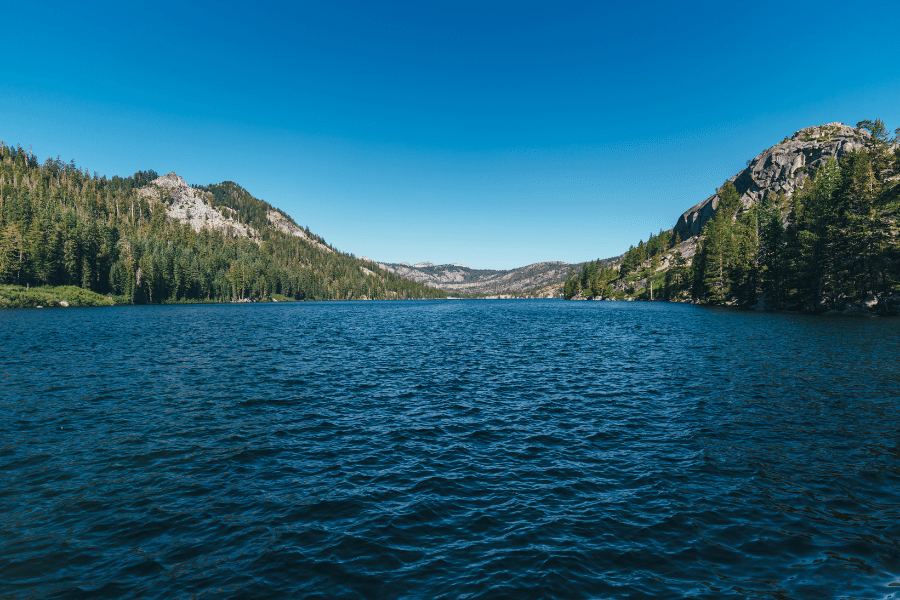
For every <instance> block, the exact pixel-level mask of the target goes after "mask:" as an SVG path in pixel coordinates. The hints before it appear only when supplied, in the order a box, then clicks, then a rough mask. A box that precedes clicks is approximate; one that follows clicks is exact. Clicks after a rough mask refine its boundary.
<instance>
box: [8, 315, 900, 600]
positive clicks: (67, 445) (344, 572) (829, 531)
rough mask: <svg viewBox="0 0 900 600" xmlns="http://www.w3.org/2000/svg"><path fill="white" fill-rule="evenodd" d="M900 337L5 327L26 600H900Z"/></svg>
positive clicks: (579, 324) (49, 321)
mask: <svg viewBox="0 0 900 600" xmlns="http://www.w3.org/2000/svg"><path fill="white" fill-rule="evenodd" d="M898 334H900V320H897V319H894V320H889V319H861V320H850V319H827V318H821V317H819V318H816V317H803V316H797V315H782V314H758V313H751V312H739V311H728V310H710V309H703V308H699V307H694V306H687V305H670V304H661V303H613V302H564V301H552V300H543V301H541V300H538V301H524V300H523V301H423V302H394V303H390V302H383V303H382V302H368V303H367V302H348V303H296V304H269V305H237V306H233V305H209V306H171V307H165V306H160V307H123V308H102V309H59V310H28V311H5V312H0V348H2V355H0V416H2V419H0V480H2V484H0V522H2V523H0V596H2V597H4V598H7V597H8V598H19V597H22V598H81V597H86V598H110V597H125V598H132V597H147V598H171V597H202V598H225V597H246V598H253V597H259V598H263V597H294V598H516V599H521V598H681V597H693V598H723V597H734V598H778V599H787V598H796V599H808V598H838V597H844V598H891V597H893V598H900V436H898V417H900V369H898V358H900V341H898V340H900V336H898Z"/></svg>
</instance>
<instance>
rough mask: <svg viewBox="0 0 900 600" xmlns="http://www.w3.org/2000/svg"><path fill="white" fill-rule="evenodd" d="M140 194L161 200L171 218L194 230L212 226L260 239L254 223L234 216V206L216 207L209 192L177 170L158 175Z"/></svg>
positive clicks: (222, 230) (227, 232) (224, 231)
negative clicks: (253, 225) (237, 219)
mask: <svg viewBox="0 0 900 600" xmlns="http://www.w3.org/2000/svg"><path fill="white" fill-rule="evenodd" d="M138 194H139V195H140V196H142V197H146V198H152V199H154V200H157V201H159V202H161V203H162V205H163V207H164V208H165V211H166V215H167V216H168V217H169V218H171V219H178V220H179V221H183V222H185V223H187V224H188V225H189V226H190V227H191V229H193V230H194V231H197V232H199V231H200V230H201V229H211V230H213V231H220V232H222V233H223V234H225V235H229V236H232V237H238V236H240V237H246V238H253V239H256V240H257V241H259V240H258V238H259V236H258V234H257V232H256V231H255V230H254V229H253V228H252V227H249V226H247V225H244V224H243V223H241V222H240V221H236V220H235V219H234V218H232V216H231V213H232V212H233V211H232V210H231V209H230V208H227V207H222V208H214V207H213V206H212V204H211V202H210V200H211V198H212V195H211V194H210V193H209V192H204V191H202V190H196V189H194V188H192V187H191V186H189V185H188V184H187V183H185V181H184V179H182V178H181V177H179V176H178V175H176V174H175V172H174V171H173V172H171V173H169V174H168V175H163V176H162V177H157V178H156V179H154V180H153V181H151V182H150V185H148V186H147V187H144V188H141V189H140V190H138Z"/></svg>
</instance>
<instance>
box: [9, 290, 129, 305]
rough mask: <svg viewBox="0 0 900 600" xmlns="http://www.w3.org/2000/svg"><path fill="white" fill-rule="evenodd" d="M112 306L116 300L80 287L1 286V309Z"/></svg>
mask: <svg viewBox="0 0 900 600" xmlns="http://www.w3.org/2000/svg"><path fill="white" fill-rule="evenodd" d="M63 302H66V303H68V305H69V306H75V307H77V306H112V305H113V304H115V301H114V299H112V298H110V297H107V296H103V295H101V294H97V293H95V292H91V291H88V290H85V289H82V288H79V287H75V286H71V285H64V286H58V287H50V286H45V287H38V288H26V287H23V286H21V285H0V308H37V307H39V306H41V307H47V308H51V307H57V306H65V305H64V304H63Z"/></svg>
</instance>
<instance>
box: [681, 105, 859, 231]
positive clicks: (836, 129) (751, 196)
mask: <svg viewBox="0 0 900 600" xmlns="http://www.w3.org/2000/svg"><path fill="white" fill-rule="evenodd" d="M869 137H870V136H869V132H868V131H866V130H864V129H860V128H856V127H850V126H848V125H844V124H843V123H828V124H827V125H819V126H817V127H807V128H805V129H801V130H799V131H797V132H795V133H794V134H793V135H792V136H791V137H789V138H785V139H784V140H782V141H781V142H779V143H778V144H775V145H774V146H771V147H769V148H767V149H765V150H763V151H762V152H760V153H759V154H758V155H757V156H756V157H755V158H753V159H751V160H750V161H748V164H747V168H746V169H744V170H743V171H741V172H740V173H738V174H737V175H735V176H734V177H732V178H731V179H729V180H728V182H730V183H731V184H733V185H734V188H735V189H736V190H737V192H738V194H740V196H741V204H742V205H743V207H744V208H745V209H747V208H749V207H750V206H751V205H753V204H757V203H759V202H761V201H762V200H763V199H765V198H766V197H767V195H772V194H779V193H781V194H785V195H786V196H791V195H792V194H793V193H794V192H795V191H796V190H798V189H800V188H801V187H802V186H803V183H804V182H805V181H806V179H807V178H808V177H809V176H810V174H811V173H813V172H814V171H815V170H816V169H818V168H819V167H821V166H822V165H824V164H825V162H826V161H827V160H828V158H829V157H831V158H835V159H837V160H838V161H840V160H841V159H842V158H844V156H846V155H847V154H848V153H849V152H853V151H856V150H860V149H862V148H864V147H865V144H866V141H867V140H868V139H869ZM720 200H721V199H720V197H719V194H718V192H716V193H715V194H713V195H712V196H710V197H709V198H707V199H706V200H704V201H703V202H700V203H699V204H697V205H695V206H692V207H691V208H689V209H688V210H686V211H685V212H684V213H683V214H682V215H681V216H680V217H679V218H678V222H677V223H675V227H674V231H675V233H677V234H678V235H679V236H680V237H681V239H682V240H686V239H688V238H690V237H692V236H695V235H698V234H699V233H700V231H701V230H702V228H703V226H704V225H706V223H707V222H709V220H710V219H711V218H712V216H713V214H714V213H715V211H716V209H717V208H718V206H719V202H720Z"/></svg>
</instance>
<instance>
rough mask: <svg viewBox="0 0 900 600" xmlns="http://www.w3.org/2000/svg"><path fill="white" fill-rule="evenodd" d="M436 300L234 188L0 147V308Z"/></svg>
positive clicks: (429, 290) (437, 293) (428, 290)
mask: <svg viewBox="0 0 900 600" xmlns="http://www.w3.org/2000/svg"><path fill="white" fill-rule="evenodd" d="M47 286H55V287H53V289H52V290H50V288H48V287H47ZM35 287H40V289H41V290H42V291H41V292H40V293H37V292H33V289H34V288H35ZM48 290H50V291H48ZM53 290H55V291H53ZM78 290H82V292H83V293H82V292H79V291H78ZM91 293H93V294H91ZM437 297H446V293H445V292H443V291H441V290H439V289H436V288H433V287H428V286H425V285H422V284H420V283H416V282H413V281H410V280H407V279H404V278H403V277H400V276H399V275H397V274H395V273H392V272H390V271H387V270H384V269H381V268H380V267H378V266H377V265H374V264H372V263H371V262H369V261H363V260H361V259H358V258H356V257H354V256H353V255H351V254H345V253H343V252H339V251H337V250H336V249H334V248H332V247H331V246H329V245H328V244H327V243H326V242H325V240H323V239H322V238H321V237H319V236H316V235H315V234H313V233H311V232H310V231H309V229H308V228H302V227H300V226H299V225H297V223H296V222H295V221H294V220H293V219H292V218H291V217H290V216H288V215H287V214H286V213H284V212H283V211H280V210H278V209H277V208H275V207H273V206H271V205H270V204H268V203H266V202H263V201H261V200H259V199H257V198H254V197H253V196H252V195H251V194H250V193H249V192H247V191H246V190H245V189H243V188H242V187H241V186H239V185H237V184H236V183H233V182H224V183H218V184H211V185H205V186H197V185H193V186H192V185H188V184H187V183H186V182H185V181H184V180H183V179H182V178H181V177H179V176H178V175H177V174H175V173H169V174H168V175H165V176H162V177H158V176H157V174H156V173H155V172H154V171H152V170H151V171H140V172H138V173H135V174H134V175H133V176H131V177H124V178H123V177H113V178H112V179H107V178H106V177H98V176H97V175H96V174H95V175H93V176H91V175H90V174H88V173H87V171H86V170H85V171H82V170H81V169H79V168H78V167H77V166H76V165H75V164H74V162H72V163H69V164H66V163H63V162H61V161H59V160H58V159H56V160H54V159H47V160H46V161H45V162H44V163H39V162H38V160H37V158H36V157H35V156H34V155H33V154H30V153H28V152H25V151H24V150H22V148H21V147H20V146H19V147H16V148H11V147H8V146H6V145H4V144H2V142H0V306H30V305H38V304H40V305H42V306H45V305H52V306H57V305H63V306H64V305H65V303H69V304H75V305H84V304H94V305H99V304H104V303H110V302H115V303H119V304H143V303H153V304H156V303H169V302H213V301H215V302H228V301H242V302H249V301H264V300H326V299H327V300H334V299H341V300H350V299H376V298H377V299H400V298H437Z"/></svg>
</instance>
